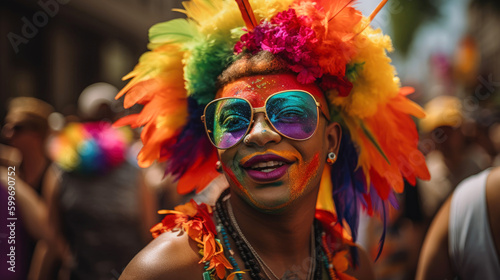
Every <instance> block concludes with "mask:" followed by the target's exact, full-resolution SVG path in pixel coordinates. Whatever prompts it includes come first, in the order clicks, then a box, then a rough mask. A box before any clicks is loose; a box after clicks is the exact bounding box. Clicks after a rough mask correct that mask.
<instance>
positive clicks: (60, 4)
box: [0, 0, 183, 119]
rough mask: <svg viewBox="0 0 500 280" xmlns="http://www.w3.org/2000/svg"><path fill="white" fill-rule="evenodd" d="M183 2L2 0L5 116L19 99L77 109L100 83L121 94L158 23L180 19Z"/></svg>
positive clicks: (0, 64) (0, 62)
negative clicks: (10, 104) (11, 100)
mask: <svg viewBox="0 0 500 280" xmlns="http://www.w3.org/2000/svg"><path fill="white" fill-rule="evenodd" d="M181 7H182V6H181V0H168V1H164V0H106V1H99V0H38V1H28V0H4V1H1V2H0V34H1V36H2V38H3V40H2V44H1V46H0V90H1V95H0V104H2V105H1V106H0V107H1V108H0V117H2V119H3V118H4V116H5V110H6V108H5V104H7V101H8V99H9V98H12V97H17V96H32V97H37V98H40V99H42V100H45V101H47V102H48V103H50V104H52V105H54V107H55V108H56V110H57V111H59V112H62V113H65V114H72V113H74V112H75V111H76V104H77V98H78V95H79V94H80V93H81V92H82V90H83V89H84V88H85V87H86V86H88V85H90V84H93V83H96V82H107V83H110V84H112V85H115V86H116V87H118V88H121V87H122V86H123V85H124V84H125V82H122V81H121V77H122V76H123V75H125V74H126V73H128V71H130V70H132V69H133V67H134V65H135V64H136V63H137V60H138V58H139V56H140V55H141V54H142V53H143V52H144V51H146V49H147V42H148V38H147V34H148V32H147V31H148V29H149V27H151V26H152V25H153V24H155V23H157V22H161V21H166V20H168V19H171V18H174V17H182V16H183V14H181V13H178V12H173V11H172V9H173V8H181Z"/></svg>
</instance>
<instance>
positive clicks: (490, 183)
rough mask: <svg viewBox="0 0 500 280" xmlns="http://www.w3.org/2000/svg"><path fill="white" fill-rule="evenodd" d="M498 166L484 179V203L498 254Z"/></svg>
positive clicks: (499, 187) (499, 206)
mask: <svg viewBox="0 0 500 280" xmlns="http://www.w3.org/2000/svg"><path fill="white" fill-rule="evenodd" d="M498 201H500V167H497V168H494V169H493V170H491V172H490V174H489V175H488V179H487V180H486V205H487V208H488V220H489V222H490V230H491V235H492V236H493V241H494V243H495V248H496V251H497V255H499V256H500V203H498Z"/></svg>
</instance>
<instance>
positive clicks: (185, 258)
mask: <svg viewBox="0 0 500 280" xmlns="http://www.w3.org/2000/svg"><path fill="white" fill-rule="evenodd" d="M198 250H199V249H198V248H197V245H196V243H195V242H194V241H193V240H191V239H190V238H189V236H188V235H187V234H186V233H184V232H182V231H177V232H165V233H163V234H161V235H160V236H158V237H157V238H156V239H155V240H153V241H151V242H150V243H149V244H148V245H147V246H146V247H145V248H144V249H142V250H141V251H140V252H139V253H138V254H137V255H136V256H135V257H134V258H133V259H132V261H131V262H130V263H129V264H128V265H127V267H126V268H125V270H124V271H123V273H122V275H121V277H120V280H136V279H141V280H154V279H202V273H203V265H202V264H199V263H198V262H199V261H200V259H201V258H200V256H199V255H198Z"/></svg>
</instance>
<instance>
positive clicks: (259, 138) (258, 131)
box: [247, 112, 281, 146]
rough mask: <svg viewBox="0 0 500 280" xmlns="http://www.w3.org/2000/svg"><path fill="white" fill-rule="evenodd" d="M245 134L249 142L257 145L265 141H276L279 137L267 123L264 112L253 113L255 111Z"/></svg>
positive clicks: (262, 144) (263, 143)
mask: <svg viewBox="0 0 500 280" xmlns="http://www.w3.org/2000/svg"><path fill="white" fill-rule="evenodd" d="M247 136H248V140H249V143H255V144H257V145H259V146H264V145H265V144H266V143H268V142H273V141H274V142H276V143H278V142H279V141H280V137H281V135H280V134H279V133H277V132H276V131H275V130H274V128H273V127H272V126H271V125H270V124H269V120H268V119H267V116H266V115H265V114H255V112H254V116H253V120H252V123H251V127H250V130H249V131H248V133H247Z"/></svg>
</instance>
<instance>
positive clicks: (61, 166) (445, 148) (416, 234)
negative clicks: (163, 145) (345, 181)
mask: <svg viewBox="0 0 500 280" xmlns="http://www.w3.org/2000/svg"><path fill="white" fill-rule="evenodd" d="M499 6H500V5H498V4H496V3H495V1H478V0H475V1H471V3H470V4H469V6H468V15H467V19H464V20H467V22H468V23H467V29H466V32H465V33H464V34H463V37H462V39H461V40H460V42H459V44H457V46H456V48H455V50H454V52H453V53H450V54H442V53H436V54H433V55H431V57H429V63H428V67H429V68H428V69H426V70H424V71H426V72H427V73H428V75H429V77H428V79H426V80H427V81H428V82H429V83H432V84H433V87H431V86H430V85H416V86H415V87H416V90H417V96H418V100H416V101H417V102H418V103H420V104H421V105H422V106H423V108H424V110H425V112H426V117H425V118H424V119H422V120H417V121H416V125H417V127H418V129H419V131H420V143H419V144H420V149H421V150H422V151H423V152H424V154H425V155H426V161H427V165H428V167H429V171H430V173H431V180H430V181H418V182H417V185H416V186H411V185H409V184H406V186H405V192H404V193H403V194H399V195H398V201H399V209H393V210H391V212H390V219H389V221H388V229H387V236H386V241H385V244H384V250H383V252H382V254H381V256H380V257H379V259H378V260H377V261H376V262H375V270H376V276H377V279H415V277H416V276H418V277H421V278H420V279H426V277H425V276H423V275H430V274H425V273H426V272H424V271H426V269H427V268H428V267H429V266H430V264H429V260H436V261H438V260H440V259H439V258H437V257H436V256H435V255H433V254H432V253H433V252H432V250H430V249H426V250H425V251H424V252H422V248H425V247H424V240H425V239H426V238H427V239H429V240H432V238H433V236H434V235H437V233H436V231H437V230H430V229H433V226H431V225H433V224H432V221H433V220H434V219H437V218H440V219H444V220H443V221H447V217H448V216H447V215H444V214H438V213H441V212H442V211H444V210H441V212H440V209H441V208H444V209H448V208H449V207H453V202H451V198H450V197H451V196H452V195H453V194H454V192H455V191H456V190H457V186H459V185H460V184H461V182H463V181H464V180H465V179H467V178H469V177H471V176H473V175H475V174H478V173H480V172H484V171H485V170H486V171H488V170H495V169H492V168H494V167H496V166H500V40H498V37H499V36H500V22H499V21H500V20H499V19H500V16H499V15H500V7H499ZM430 88H433V90H428V89H430ZM436 89H438V90H436ZM426 90H428V92H423V91H426ZM419 91H420V92H419ZM117 92H118V89H117V88H115V87H114V86H112V85H110V84H107V83H96V84H92V85H89V86H88V87H87V88H85V90H83V91H82V93H81V94H80V96H79V98H78V104H77V105H76V106H77V108H78V110H77V112H75V113H73V114H66V115H63V114H60V113H58V112H56V111H55V109H54V107H53V106H52V105H51V104H48V103H47V102H45V101H43V100H41V99H37V98H35V97H15V98H12V99H10V101H9V103H8V104H5V105H4V106H5V107H6V110H7V115H6V117H5V119H4V120H3V123H2V130H1V142H0V145H1V146H0V147H1V149H0V168H1V171H0V172H1V174H2V175H1V176H0V178H1V180H0V185H1V187H0V200H1V201H2V202H1V205H7V197H8V185H9V184H8V181H7V178H6V176H4V175H5V174H7V168H8V167H9V166H15V167H16V170H15V171H16V172H15V176H16V200H15V203H16V204H15V205H16V211H15V217H17V221H18V222H17V228H16V230H17V233H16V239H17V242H16V246H17V255H16V273H15V275H14V276H13V274H11V273H9V274H7V273H6V272H7V266H8V264H7V263H5V262H2V263H1V264H0V278H1V279H106V280H108V279H117V278H118V277H119V275H120V273H121V271H122V270H123V269H124V268H125V266H126V265H127V263H128V262H129V261H130V260H131V259H132V258H133V256H134V255H135V254H136V253H137V252H138V251H139V250H140V249H141V248H143V247H144V246H145V245H146V244H147V243H148V242H149V241H150V240H151V239H152V237H151V235H150V233H149V228H150V227H151V226H152V225H154V224H155V223H157V222H158V221H159V220H160V219H161V217H160V216H159V215H157V214H156V211H157V210H158V209H173V207H174V206H176V205H178V204H181V203H184V202H185V201H187V200H188V199H189V198H190V197H191V196H192V195H187V196H180V195H178V194H177V193H176V185H175V180H174V178H171V177H169V176H165V174H164V167H163V166H162V163H157V164H154V165H153V166H151V167H149V168H147V169H142V168H140V167H139V166H138V165H137V160H136V156H137V153H138V151H139V149H140V148H141V143H140V139H139V137H138V135H139V133H138V131H137V130H132V129H130V128H116V127H113V126H112V123H113V122H114V121H116V120H117V119H118V118H119V117H122V116H123V114H124V111H123V110H119V109H118V108H121V106H122V105H121V104H120V102H119V101H116V100H114V96H115V95H116V93H117ZM13 96H15V93H13ZM478 184H479V183H478ZM478 184H476V187H478ZM482 184H483V185H484V184H486V183H482ZM460 186H462V185H460ZM496 187H497V189H498V188H500V183H498V184H497V185H496ZM459 188H460V187H459ZM492 195H493V194H492ZM457 197H458V196H457ZM448 201H450V202H448ZM467 203H471V204H472V203H474V201H472V199H471V201H469V202H468V201H465V202H463V204H464V205H465V206H462V207H467V206H466V205H467ZM478 203H483V204H485V203H486V202H484V201H483V202H478ZM450 204H451V205H452V206H450ZM443 205H444V206H443ZM448 211H449V209H448ZM0 212H1V213H2V214H1V215H4V216H5V215H7V214H6V213H4V212H5V211H3V210H2V211H0ZM443 215H444V216H443ZM490 215H491V214H490ZM4 216H1V217H0V218H1V219H2V220H6V218H7V217H6V216H5V217H4ZM443 217H444V218H443ZM474 217H475V216H472V219H474ZM450 219H451V217H450ZM477 219H480V218H479V217H477ZM486 223H487V221H486ZM491 227H492V228H493V229H494V228H495V226H494V225H491ZM382 231H383V224H382V222H381V221H379V220H377V219H375V218H369V217H368V216H363V217H362V218H361V221H360V229H359V232H360V238H359V242H360V243H361V244H362V246H364V247H365V248H366V249H367V250H368V252H370V253H371V255H372V257H373V259H375V257H376V255H377V252H378V248H379V245H380V244H379V240H380V236H381V234H382ZM496 234H497V236H495V232H493V236H494V239H495V242H496V244H500V243H499V242H500V237H499V236H498V234H499V233H498V232H496ZM426 235H427V237H426ZM425 243H426V244H434V243H431V241H426V242H425ZM445 243H446V240H445ZM436 244H437V243H436ZM0 246H7V243H6V242H0ZM426 246H429V247H433V246H434V248H437V245H426ZM6 248H7V247H6ZM4 249H5V248H3V247H2V250H1V251H2V252H5V251H6V249H5V250H4ZM445 249H448V248H445ZM448 251H450V252H451V250H448ZM436 254H437V253H436ZM497 254H498V251H497ZM419 258H420V261H419ZM448 262H451V263H453V261H448ZM452 266H453V265H452ZM427 271H430V270H429V269H427Z"/></svg>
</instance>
